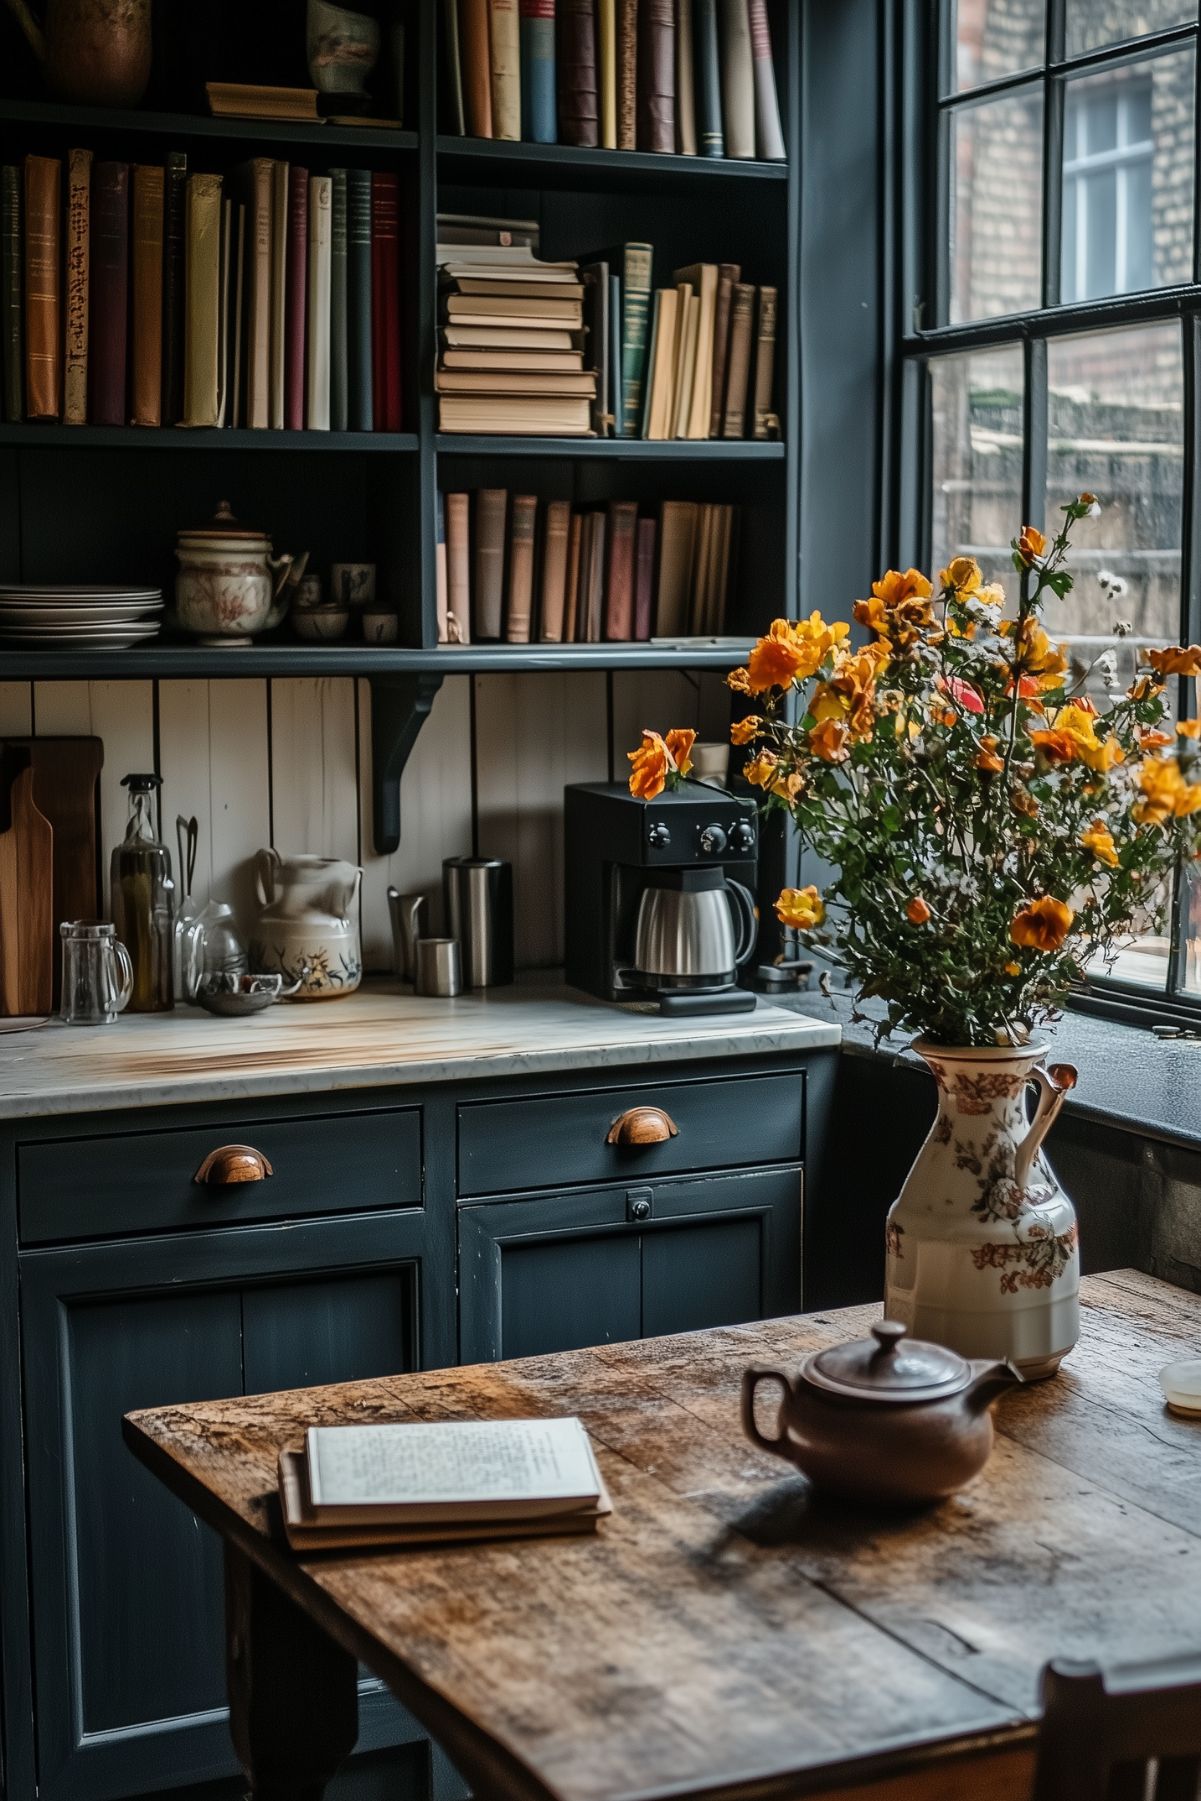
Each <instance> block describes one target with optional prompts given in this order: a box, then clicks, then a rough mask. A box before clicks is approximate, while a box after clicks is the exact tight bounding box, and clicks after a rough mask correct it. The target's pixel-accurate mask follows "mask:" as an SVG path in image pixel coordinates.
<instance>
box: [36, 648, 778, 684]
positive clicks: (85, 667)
mask: <svg viewBox="0 0 1201 1801" xmlns="http://www.w3.org/2000/svg"><path fill="white" fill-rule="evenodd" d="M749 648H750V646H749V644H742V643H736V644H734V645H733V646H731V644H730V643H728V642H727V643H716V644H706V643H696V644H563V645H554V644H528V645H525V644H465V645H451V644H443V645H439V646H437V647H436V648H435V649H433V650H414V649H408V648H405V647H404V646H401V645H370V644H321V645H309V644H293V643H290V642H288V641H286V640H284V641H281V642H279V643H270V642H268V643H265V644H251V645H249V646H247V647H246V648H245V649H242V648H240V647H233V648H230V649H228V650H218V649H215V648H212V647H210V646H206V645H203V644H179V643H159V644H151V645H147V646H145V647H144V648H141V649H137V650H90V651H89V650H17V651H14V650H8V649H2V648H0V681H74V680H92V681H120V680H122V679H128V680H144V679H145V678H146V677H148V676H154V677H157V678H158V679H159V680H164V681H165V680H170V679H172V678H174V679H176V680H180V681H185V680H196V681H212V680H216V679H220V678H222V677H225V676H229V677H234V678H236V677H239V676H240V677H243V678H245V677H248V676H251V677H263V676H330V675H354V676H365V677H367V678H369V679H370V678H375V677H386V676H394V675H429V676H436V677H439V678H440V677H442V676H445V675H485V674H488V673H490V672H491V673H497V672H500V671H507V672H508V673H510V674H516V673H518V672H527V673H528V672H537V671H542V672H550V671H557V672H559V673H562V672H563V671H564V670H571V669H613V670H621V669H732V668H733V667H734V665H735V664H736V663H738V662H740V661H744V660H745V658H746V654H747V651H748V650H749Z"/></svg>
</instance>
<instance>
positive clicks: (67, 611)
mask: <svg viewBox="0 0 1201 1801" xmlns="http://www.w3.org/2000/svg"><path fill="white" fill-rule="evenodd" d="M162 617H163V592H162V589H161V588H119V587H108V586H102V585H100V584H96V583H85V584H83V585H82V586H79V585H75V584H72V583H67V582H56V583H49V582H45V583H21V582H10V583H9V584H8V585H7V586H5V585H0V644H10V645H13V646H14V647H21V648H24V649H26V650H46V649H50V648H53V649H55V650H129V649H131V648H132V646H133V645H135V644H142V643H144V642H148V641H149V640H150V639H151V638H157V637H158V634H159V630H160V628H161V626H162Z"/></svg>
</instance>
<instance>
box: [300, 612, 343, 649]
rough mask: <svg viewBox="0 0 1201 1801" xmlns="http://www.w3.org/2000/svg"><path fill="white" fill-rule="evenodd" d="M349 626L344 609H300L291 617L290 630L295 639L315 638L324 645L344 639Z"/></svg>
mask: <svg viewBox="0 0 1201 1801" xmlns="http://www.w3.org/2000/svg"><path fill="white" fill-rule="evenodd" d="M349 624H350V613H349V610H348V609H347V608H346V607H302V608H301V609H300V611H299V612H296V613H293V615H292V630H293V631H294V632H295V633H296V635H297V637H299V638H315V639H317V640H318V641H320V642H324V643H330V642H331V641H332V640H333V639H334V638H344V637H345V636H346V627H347V626H348V625H349Z"/></svg>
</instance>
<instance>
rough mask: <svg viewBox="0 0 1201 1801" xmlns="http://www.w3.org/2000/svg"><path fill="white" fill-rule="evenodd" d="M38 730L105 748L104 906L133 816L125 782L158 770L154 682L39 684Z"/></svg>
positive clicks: (102, 809) (102, 818)
mask: <svg viewBox="0 0 1201 1801" xmlns="http://www.w3.org/2000/svg"><path fill="white" fill-rule="evenodd" d="M34 727H35V730H36V731H37V733H38V735H39V737H43V738H45V737H53V736H56V735H62V736H72V735H76V734H81V733H82V734H84V735H88V734H91V735H92V736H94V737H96V738H99V739H100V740H101V742H102V743H103V745H104V768H103V769H102V770H101V772H100V844H101V847H102V857H101V862H102V864H103V868H104V905H105V907H106V908H107V907H108V905H109V900H108V866H109V859H110V857H111V855H112V850H113V846H114V845H115V844H117V843H119V841H120V839H121V838H122V836H123V835H124V831H125V820H126V817H127V815H128V812H129V802H128V793H127V790H126V789H124V788H122V786H121V778H122V777H123V776H126V775H130V774H133V773H140V772H141V771H143V770H150V769H153V768H154V684H153V682H148V681H147V682H36V683H35V684H34Z"/></svg>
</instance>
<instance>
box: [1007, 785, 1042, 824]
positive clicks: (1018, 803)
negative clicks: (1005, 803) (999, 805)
mask: <svg viewBox="0 0 1201 1801" xmlns="http://www.w3.org/2000/svg"><path fill="white" fill-rule="evenodd" d="M1009 804H1010V806H1011V807H1012V808H1013V810H1014V812H1015V813H1016V814H1017V815H1018V817H1019V818H1021V819H1036V818H1037V817H1038V802H1037V801H1036V800H1035V798H1034V796H1033V795H1032V794H1031V792H1030V790H1029V788H1015V789H1014V790H1013V792H1012V794H1011V795H1010V796H1009Z"/></svg>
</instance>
